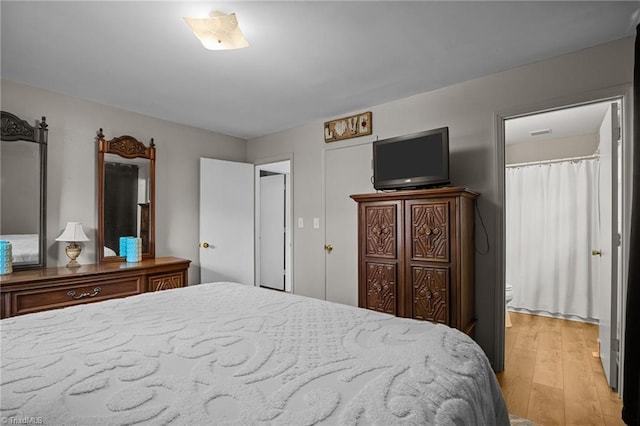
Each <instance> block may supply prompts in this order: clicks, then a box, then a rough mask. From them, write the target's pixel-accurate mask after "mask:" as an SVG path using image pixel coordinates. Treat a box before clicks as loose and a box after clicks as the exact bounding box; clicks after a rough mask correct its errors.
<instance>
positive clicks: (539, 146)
mask: <svg viewBox="0 0 640 426" xmlns="http://www.w3.org/2000/svg"><path fill="white" fill-rule="evenodd" d="M597 149H598V135H596V134H595V133H594V134H592V135H580V136H572V137H567V138H555V139H547V140H544V141H539V142H523V143H514V144H509V145H507V147H506V150H505V162H506V163H507V164H517V163H529V162H531V161H544V160H555V159H558V158H571V157H582V156H585V155H593V154H594V153H595V152H596V150H597Z"/></svg>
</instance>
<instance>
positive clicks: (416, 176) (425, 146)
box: [373, 127, 450, 190]
mask: <svg viewBox="0 0 640 426" xmlns="http://www.w3.org/2000/svg"><path fill="white" fill-rule="evenodd" d="M449 183H450V181H449V128H448V127H441V128H439V129H432V130H426V131H424V132H419V133H413V134H410V135H405V136H398V137H394V138H390V139H384V140H378V141H374V142H373V187H374V188H375V189H377V190H384V189H387V190H389V189H410V188H430V187H435V186H445V185H448V184H449Z"/></svg>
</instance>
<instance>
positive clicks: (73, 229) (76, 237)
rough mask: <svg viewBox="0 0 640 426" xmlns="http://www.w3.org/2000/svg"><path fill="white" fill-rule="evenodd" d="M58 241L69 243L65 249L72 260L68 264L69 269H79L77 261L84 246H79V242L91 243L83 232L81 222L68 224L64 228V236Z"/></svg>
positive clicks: (57, 239)
mask: <svg viewBox="0 0 640 426" xmlns="http://www.w3.org/2000/svg"><path fill="white" fill-rule="evenodd" d="M56 241H66V242H68V243H69V245H68V246H67V247H65V249H64V251H65V252H66V253H67V256H68V257H69V259H71V261H69V263H67V268H78V267H79V266H80V264H79V263H78V261H77V260H76V259H77V258H78V256H80V252H81V251H82V246H81V245H80V244H78V241H89V238H87V236H86V235H85V233H84V231H83V230H82V225H81V224H80V222H67V226H66V227H65V228H64V231H62V234H60V236H59V237H58V238H56Z"/></svg>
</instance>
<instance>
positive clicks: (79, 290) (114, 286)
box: [11, 276, 144, 315]
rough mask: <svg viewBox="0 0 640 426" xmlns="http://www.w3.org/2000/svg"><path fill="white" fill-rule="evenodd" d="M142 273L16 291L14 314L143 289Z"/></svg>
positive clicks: (110, 297) (132, 292)
mask: <svg viewBox="0 0 640 426" xmlns="http://www.w3.org/2000/svg"><path fill="white" fill-rule="evenodd" d="M143 291H144V290H143V277H142V276H140V277H127V278H121V279H111V280H96V281H93V282H85V283H82V284H70V285H62V286H57V287H52V288H48V289H47V288H43V289H35V290H23V291H16V292H14V293H13V294H12V300H11V306H12V311H13V312H12V314H13V315H21V314H28V313H31V312H38V311H43V310H48V309H55V308H63V307H66V306H73V305H80V304H83V303H89V302H98V301H101V300H107V299H115V298H118V297H125V296H132V295H134V294H139V293H142V292H143Z"/></svg>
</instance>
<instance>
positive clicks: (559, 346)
mask: <svg viewBox="0 0 640 426" xmlns="http://www.w3.org/2000/svg"><path fill="white" fill-rule="evenodd" d="M509 315H510V317H511V322H512V324H513V326H512V327H510V328H507V329H506V337H505V371H504V372H502V373H498V381H499V382H500V387H501V388H502V393H503V395H504V398H505V401H506V403H507V408H508V409H509V412H510V413H512V414H515V415H518V416H521V417H525V418H527V419H529V420H532V421H534V422H536V423H537V424H540V425H546V426H551V425H580V426H583V425H624V423H623V422H622V420H621V418H620V417H621V414H620V413H621V410H622V402H621V401H620V398H619V397H618V395H617V394H616V393H615V392H613V391H612V390H611V389H610V388H609V386H608V385H607V382H606V379H605V376H604V371H603V370H602V366H601V364H600V360H599V359H598V358H594V357H593V355H592V352H594V351H597V338H598V326H597V325H594V324H586V323H581V322H576V321H565V320H560V319H554V318H546V317H541V316H537V315H526V314H519V313H514V312H510V313H509Z"/></svg>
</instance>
